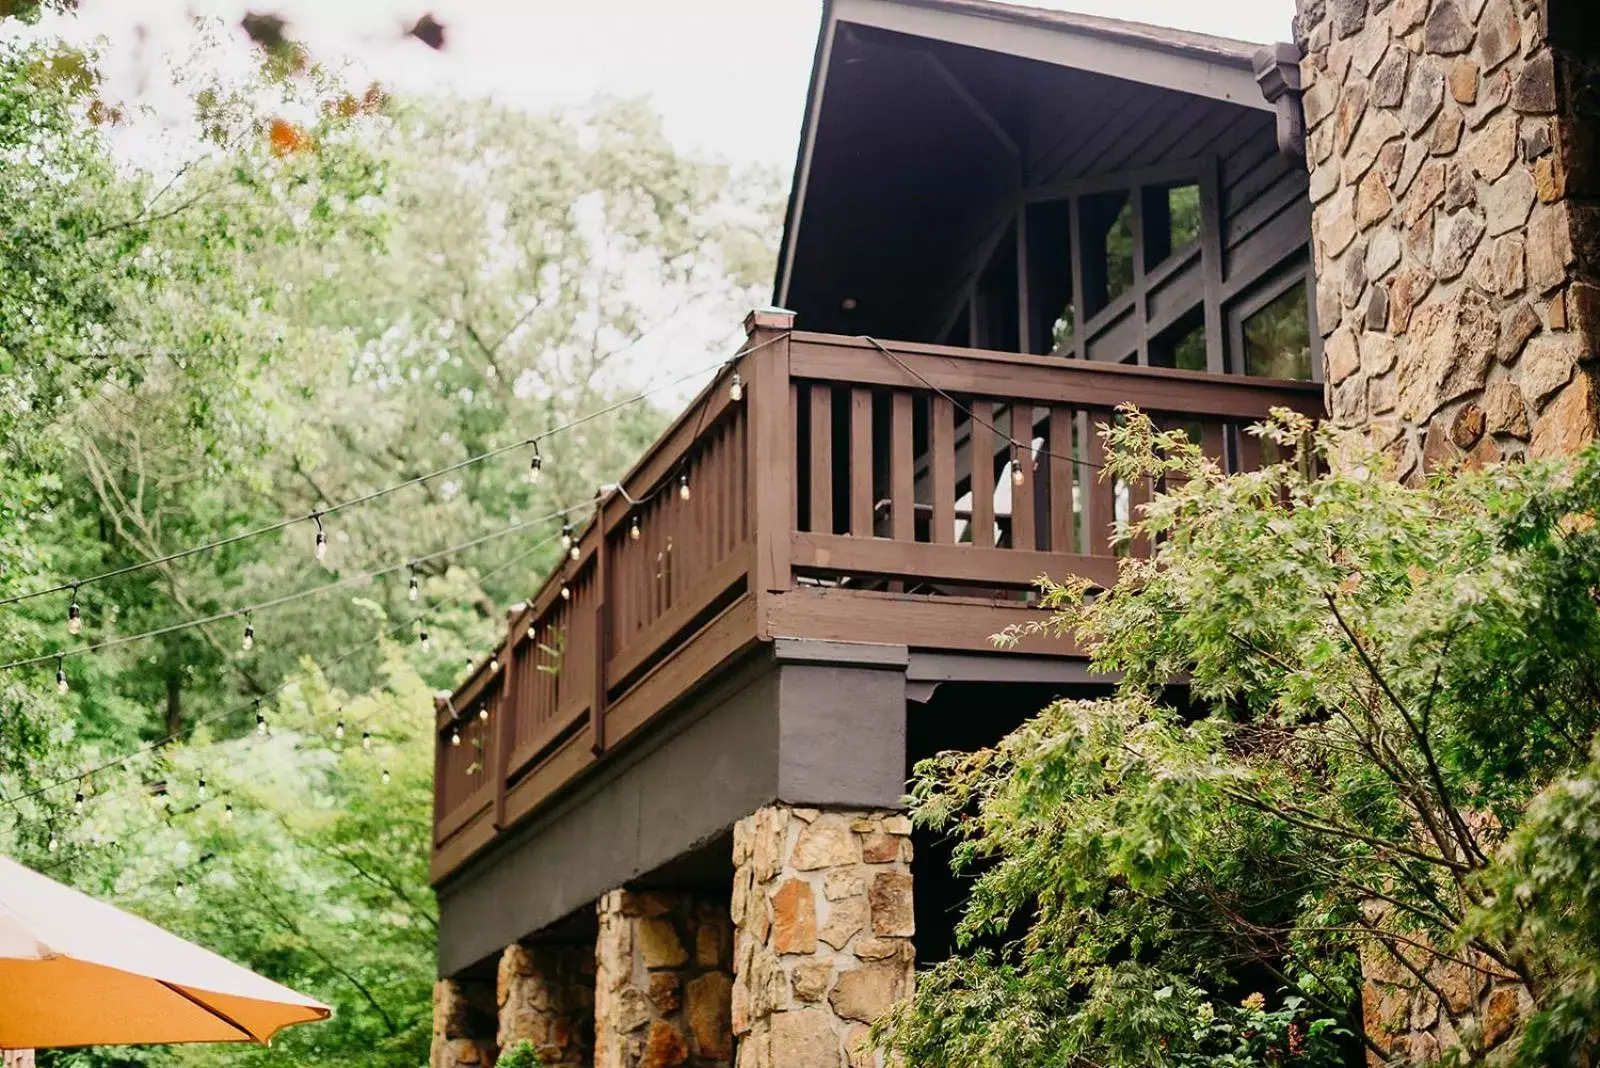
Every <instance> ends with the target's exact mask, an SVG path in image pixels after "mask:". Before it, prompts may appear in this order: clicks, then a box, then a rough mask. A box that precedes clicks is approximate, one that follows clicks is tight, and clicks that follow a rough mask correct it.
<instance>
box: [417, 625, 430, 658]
mask: <svg viewBox="0 0 1600 1068" xmlns="http://www.w3.org/2000/svg"><path fill="white" fill-rule="evenodd" d="M417 645H418V647H419V648H421V649H422V651H423V652H427V651H428V626H427V624H426V623H424V624H423V626H422V629H421V630H419V631H418V632H417Z"/></svg>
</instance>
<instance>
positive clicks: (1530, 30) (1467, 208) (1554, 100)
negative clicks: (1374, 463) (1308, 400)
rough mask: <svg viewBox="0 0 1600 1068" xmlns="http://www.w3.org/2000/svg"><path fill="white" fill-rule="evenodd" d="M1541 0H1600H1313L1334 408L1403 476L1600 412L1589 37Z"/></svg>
mask: <svg viewBox="0 0 1600 1068" xmlns="http://www.w3.org/2000/svg"><path fill="white" fill-rule="evenodd" d="M1547 2H1548V3H1553V4H1556V5H1558V11H1557V14H1558V15H1559V14H1561V13H1562V12H1561V11H1560V10H1559V7H1560V5H1563V4H1570V5H1575V6H1574V7H1573V12H1574V13H1576V12H1577V11H1578V9H1579V7H1581V6H1583V5H1588V4H1591V3H1592V2H1593V0H1298V8H1299V11H1298V17H1297V20H1296V31H1297V36H1298V38H1299V43H1300V46H1301V48H1302V50H1303V52H1304V54H1305V58H1304V60H1303V61H1302V63H1301V75H1302V83H1303V86H1304V95H1303V98H1302V103H1303V107H1304V111H1305V118H1306V126H1307V130H1308V133H1307V144H1306V150H1307V157H1308V164H1309V169H1310V193H1311V198H1312V200H1313V202H1314V204H1315V209H1314V217H1313V220H1314V221H1313V229H1314V239H1315V240H1314V256H1315V266H1316V274H1317V317H1318V325H1319V328H1320V330H1321V331H1322V333H1323V336H1324V337H1325V338H1326V342H1325V344H1324V355H1325V361H1326V363H1325V370H1326V381H1327V389H1328V398H1327V401H1328V410H1329V413H1330V415H1331V416H1332V418H1333V420H1334V422H1335V423H1336V424H1337V425H1339V426H1341V427H1345V428H1350V429H1351V430H1353V431H1356V432H1359V433H1361V434H1363V435H1364V436H1365V437H1366V439H1367V443H1368V444H1370V445H1371V446H1372V447H1374V448H1380V449H1383V450H1384V451H1386V452H1387V453H1388V454H1389V455H1390V456H1391V457H1392V459H1393V460H1394V463H1395V468H1396V470H1395V474H1396V475H1397V476H1398V477H1402V478H1404V477H1413V478H1414V477H1418V476H1419V475H1420V474H1421V473H1422V472H1423V471H1425V470H1429V469H1431V468H1433V467H1436V466H1439V465H1441V464H1444V463H1447V462H1451V461H1457V460H1460V461H1463V462H1466V463H1468V464H1472V465H1479V464H1483V463H1488V462H1493V461H1497V460H1501V459H1509V458H1516V457H1523V456H1526V457H1542V456H1549V455H1558V454H1562V453H1567V452H1570V451H1572V450H1574V449H1576V448H1578V447H1581V446H1582V445H1583V444H1586V443H1587V442H1589V441H1591V440H1593V439H1594V438H1595V437H1596V436H1597V433H1600V392H1597V388H1596V379H1595V372H1596V369H1597V365H1596V362H1595V359H1594V358H1595V355H1596V353H1597V351H1600V344H1597V343H1600V289H1597V288H1596V285H1595V283H1596V282H1597V281H1600V274H1597V267H1600V241H1597V240H1596V239H1595V234H1596V233H1597V232H1600V225H1597V222H1596V218H1597V214H1596V208H1595V202H1594V201H1593V200H1592V199H1591V198H1592V197H1593V196H1594V194H1595V193H1596V191H1597V186H1596V175H1595V170H1596V168H1595V165H1594V131H1595V128H1596V127H1595V125H1594V123H1596V122H1600V116H1596V117H1594V118H1587V117H1585V116H1584V115H1582V114H1581V112H1582V111H1583V109H1584V108H1586V107H1588V106H1589V105H1588V104H1586V103H1585V100H1586V99H1587V97H1588V96H1592V90H1594V88H1595V86H1596V83H1595V81H1594V70H1593V67H1592V66H1589V60H1590V59H1592V58H1593V57H1591V56H1585V55H1583V54H1582V52H1581V51H1580V50H1579V49H1576V48H1567V47H1563V45H1562V42H1560V41H1557V42H1556V47H1552V43H1551V41H1550V40H1549V39H1548V34H1547V26H1548V25H1549V18H1548V14H1549V12H1548V9H1547V8H1546V7H1545V4H1546V3H1547ZM1584 32H1590V31H1584Z"/></svg>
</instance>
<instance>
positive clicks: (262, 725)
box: [256, 701, 267, 738]
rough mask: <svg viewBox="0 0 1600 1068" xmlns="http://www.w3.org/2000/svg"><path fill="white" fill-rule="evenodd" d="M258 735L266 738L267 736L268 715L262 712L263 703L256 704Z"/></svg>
mask: <svg viewBox="0 0 1600 1068" xmlns="http://www.w3.org/2000/svg"><path fill="white" fill-rule="evenodd" d="M256 734H257V735H259V736H260V737H263V738H265V737H266V735H267V714H266V713H265V712H263V711H261V702H260V701H257V702H256Z"/></svg>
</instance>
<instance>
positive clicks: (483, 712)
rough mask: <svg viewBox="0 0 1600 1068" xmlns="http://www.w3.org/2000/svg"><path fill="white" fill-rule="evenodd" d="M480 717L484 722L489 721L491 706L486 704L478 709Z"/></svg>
mask: <svg viewBox="0 0 1600 1068" xmlns="http://www.w3.org/2000/svg"><path fill="white" fill-rule="evenodd" d="M478 719H479V720H480V721H482V722H484V723H487V722H489V706H488V705H484V706H483V707H482V708H480V709H478Z"/></svg>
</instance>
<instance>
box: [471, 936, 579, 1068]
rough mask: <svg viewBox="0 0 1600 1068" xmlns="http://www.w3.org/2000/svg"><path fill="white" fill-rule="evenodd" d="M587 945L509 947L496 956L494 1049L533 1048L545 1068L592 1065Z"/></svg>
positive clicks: (577, 1067) (576, 1067) (574, 1067)
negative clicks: (496, 1029)
mask: <svg viewBox="0 0 1600 1068" xmlns="http://www.w3.org/2000/svg"><path fill="white" fill-rule="evenodd" d="M594 958H595V954H594V947H593V946H592V945H580V944H564V943H563V944H536V945H531V946H522V945H514V946H510V947H508V948H507V949H506V951H505V953H504V954H502V955H501V957H500V968H499V972H498V974H497V976H496V980H495V1001H496V1003H497V1004H498V1005H499V1007H500V1015H499V1032H498V1034H499V1046H500V1048H501V1049H503V1050H504V1049H509V1048H511V1047H512V1046H513V1045H515V1044H516V1043H518V1042H521V1041H523V1040H527V1041H529V1042H531V1043H533V1046H534V1048H535V1049H537V1050H538V1051H539V1055H540V1056H541V1057H542V1058H543V1059H544V1062H545V1064H546V1065H549V1066H550V1068H589V1066H590V1065H592V1064H593V1063H594V968H595V959H594Z"/></svg>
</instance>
